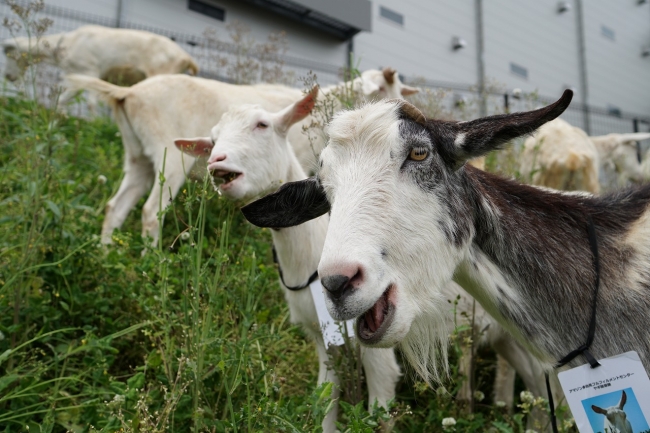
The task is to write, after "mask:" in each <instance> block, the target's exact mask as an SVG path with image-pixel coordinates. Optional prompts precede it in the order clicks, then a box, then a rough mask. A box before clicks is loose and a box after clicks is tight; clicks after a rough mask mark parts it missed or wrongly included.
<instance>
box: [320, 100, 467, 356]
mask: <svg viewBox="0 0 650 433" xmlns="http://www.w3.org/2000/svg"><path fill="white" fill-rule="evenodd" d="M398 110H399V107H398V106H396V105H395V104H392V103H383V104H378V105H375V106H372V107H371V106H366V107H365V108H364V109H361V110H358V111H354V112H347V113H344V114H342V115H340V116H338V117H337V118H336V120H334V121H333V122H332V124H331V127H330V128H329V131H328V132H329V134H330V142H329V145H328V146H327V147H326V148H325V149H324V150H323V152H322V155H321V160H322V168H321V170H320V172H319V178H320V182H321V185H322V186H323V188H324V190H325V192H326V194H327V197H328V201H329V202H330V203H331V217H330V225H329V229H328V234H327V238H326V241H325V247H324V249H323V255H322V257H321V262H320V265H319V268H318V271H319V274H320V275H322V276H329V275H343V276H346V277H347V278H349V279H350V281H349V282H348V284H350V285H351V286H352V287H353V290H348V291H345V292H343V293H342V294H341V295H340V296H338V295H337V293H334V292H330V294H329V296H328V297H327V304H328V309H329V310H330V313H331V314H332V316H333V317H334V318H336V319H339V320H346V319H350V318H355V317H359V316H361V315H363V317H362V319H361V320H360V321H359V324H358V332H357V334H358V336H359V338H361V340H362V341H364V342H365V343H369V344H376V345H381V346H389V345H393V344H394V343H396V342H398V341H399V340H401V339H402V338H403V337H404V336H405V335H406V333H408V331H409V329H410V325H411V322H412V321H413V320H414V319H415V318H416V317H417V316H418V315H419V314H420V313H422V312H423V307H426V305H424V304H423V302H424V303H427V302H431V301H425V300H429V299H430V298H431V297H427V296H422V295H424V294H425V293H426V292H428V293H431V292H433V293H437V292H438V291H439V289H440V288H441V287H442V286H443V285H444V284H446V283H447V282H448V281H450V280H451V277H452V275H453V272H454V269H455V267H456V265H457V264H458V262H459V261H460V259H461V256H462V253H461V249H459V248H456V247H454V246H453V245H451V244H450V243H449V242H448V241H447V239H446V237H445V234H444V231H443V228H444V227H453V225H454V221H453V215H450V214H449V212H448V209H447V208H446V206H445V205H444V204H443V203H442V202H441V197H440V196H438V195H437V194H436V191H435V190H436V185H433V184H431V185H429V184H427V185H423V184H422V181H423V179H424V178H425V177H428V176H433V177H437V176H446V173H442V172H440V170H442V171H444V170H445V168H444V167H442V166H440V165H441V164H442V161H439V160H438V161H432V159H435V158H438V159H439V157H437V155H434V154H433V152H432V148H433V143H432V142H431V140H430V138H429V137H428V134H426V133H425V131H424V128H423V127H419V128H418V127H417V126H414V125H407V124H405V123H404V122H407V121H404V120H401V119H399V113H398ZM352 131H354V134H350V133H351V132H352ZM352 136H354V137H355V138H354V139H353V140H350V139H349V137H352ZM413 149H423V150H424V151H426V152H427V153H429V156H428V157H427V158H425V159H424V160H423V161H415V160H413V159H410V156H409V155H410V153H411V151H412V150H413ZM442 165H444V164H442ZM432 168H433V171H431V169H432ZM430 187H431V188H432V189H430ZM432 220H433V221H438V222H439V227H437V228H432V226H431V224H430V221H432ZM431 251H435V252H436V254H431ZM425 309H427V308H425ZM364 313H365V314H364Z"/></svg>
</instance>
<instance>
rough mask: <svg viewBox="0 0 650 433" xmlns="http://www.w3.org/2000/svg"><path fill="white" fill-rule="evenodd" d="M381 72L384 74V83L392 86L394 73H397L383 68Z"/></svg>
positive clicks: (391, 69)
mask: <svg viewBox="0 0 650 433" xmlns="http://www.w3.org/2000/svg"><path fill="white" fill-rule="evenodd" d="M382 72H383V73H384V79H385V80H386V82H387V83H388V84H393V82H394V81H395V72H397V71H396V70H395V69H393V68H384V70H383V71H382Z"/></svg>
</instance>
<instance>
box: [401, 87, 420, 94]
mask: <svg viewBox="0 0 650 433" xmlns="http://www.w3.org/2000/svg"><path fill="white" fill-rule="evenodd" d="M400 92H401V93H402V96H409V95H415V94H416V93H420V89H418V88H417V87H411V86H407V85H406V84H402V89H401V91H400Z"/></svg>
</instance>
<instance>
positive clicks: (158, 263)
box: [0, 98, 541, 432]
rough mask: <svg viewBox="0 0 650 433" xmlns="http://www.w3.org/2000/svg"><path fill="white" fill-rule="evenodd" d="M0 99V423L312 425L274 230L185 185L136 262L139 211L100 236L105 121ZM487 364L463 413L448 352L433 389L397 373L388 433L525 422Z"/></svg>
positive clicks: (116, 162) (107, 150)
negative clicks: (495, 401) (155, 240)
mask: <svg viewBox="0 0 650 433" xmlns="http://www.w3.org/2000/svg"><path fill="white" fill-rule="evenodd" d="M0 110H2V115H1V116H0V133H1V134H0V136H1V137H2V138H1V139H0V140H1V141H0V209H2V211H1V212H0V332H2V334H1V336H0V431H4V432H19V431H20V432H21V431H26V430H27V429H29V431H31V432H33V431H36V432H63V431H73V432H86V431H101V432H113V431H133V432H135V431H138V432H162V431H183V432H185V431H196V432H203V431H210V432H212V431H214V432H222V431H223V432H225V431H229V432H230V431H232V432H239V431H242V432H254V431H260V432H261V431H286V432H302V431H319V430H320V422H321V420H322V417H323V416H324V414H325V413H326V410H327V407H328V405H329V404H331V402H330V401H329V399H328V396H329V390H330V389H331V388H330V387H331V385H327V384H326V385H324V386H322V387H320V388H317V387H316V376H317V359H316V356H315V350H314V347H313V345H312V343H311V342H309V341H308V340H306V339H305V337H304V335H303V334H302V332H301V331H300V329H298V328H297V327H295V326H293V325H291V324H290V323H289V313H288V310H287V306H286V304H285V303H284V300H283V296H282V292H281V290H280V289H279V287H278V282H277V272H276V268H275V265H274V264H273V262H272V258H271V251H270V243H271V242H270V241H271V238H270V234H269V233H268V232H267V231H265V230H260V229H257V228H254V227H252V226H251V225H250V224H247V223H246V222H245V221H244V220H243V219H242V217H241V215H240V213H239V211H238V210H237V209H235V208H234V207H233V206H232V205H231V204H230V203H228V202H227V201H226V200H222V199H220V197H219V196H218V195H216V194H215V193H214V192H213V191H212V189H211V188H209V187H206V186H207V185H205V184H203V183H202V182H194V181H191V182H188V183H187V184H186V185H185V186H184V188H183V190H182V192H181V194H180V196H179V198H178V199H177V200H176V201H175V202H174V203H173V205H172V206H171V207H170V208H169V209H168V210H167V211H166V221H167V223H166V224H165V226H164V228H163V229H162V237H161V239H162V241H161V247H160V248H158V249H154V250H152V251H149V252H148V253H147V254H145V255H144V256H141V251H142V250H143V249H144V247H145V243H146V240H143V239H141V238H140V236H139V235H136V233H140V223H139V221H138V218H137V215H139V212H138V211H137V210H136V211H135V212H133V213H132V215H131V216H130V217H129V218H128V219H127V222H126V224H125V226H124V227H123V229H122V230H121V231H120V232H116V233H115V235H114V241H115V242H114V245H113V246H110V247H104V246H101V245H100V244H99V238H98V233H99V230H100V227H101V222H102V218H103V208H104V206H105V204H106V202H107V200H108V198H109V197H110V196H111V195H112V194H113V193H114V192H115V191H116V188H117V186H118V185H119V181H120V177H121V175H122V173H121V159H122V146H121V140H120V136H119V133H118V131H117V129H116V127H115V125H114V124H113V123H112V122H111V121H110V120H109V119H106V118H98V119H94V120H84V119H78V118H73V117H64V116H62V115H60V114H58V113H57V112H54V111H52V110H48V109H46V108H43V107H42V106H40V105H38V104H37V103H35V102H33V101H31V100H28V99H19V98H2V99H0ZM104 178H105V179H107V181H105V182H104ZM141 206H142V202H141V203H140V205H139V207H141ZM450 308H452V307H451V306H450ZM459 330H460V331H462V329H459ZM455 341H456V344H455V345H454V347H455V348H456V349H459V345H460V344H461V342H462V341H463V338H462V334H458V336H457V338H456V340H455ZM452 352H454V353H455V354H456V355H457V353H458V350H456V351H452ZM492 357H493V355H492V354H491V353H489V352H487V351H483V352H480V353H479V355H478V359H477V366H478V367H477V368H478V370H477V379H476V380H477V384H478V389H480V390H482V391H483V393H484V394H485V395H486V396H488V397H486V398H485V400H484V401H480V402H477V403H476V410H475V413H473V414H467V413H465V411H464V409H463V407H462V406H461V405H459V404H458V402H456V401H455V400H454V397H453V396H454V394H455V391H456V390H457V389H458V386H459V383H460V382H459V380H461V378H459V377H458V374H457V367H456V365H457V360H456V359H455V358H454V359H452V373H451V379H452V380H450V381H449V382H447V383H445V384H444V386H440V387H433V388H432V387H430V386H429V385H426V384H424V383H421V382H418V381H417V380H416V379H414V378H413V377H412V375H411V374H408V373H407V375H406V376H405V378H404V380H403V381H402V383H401V384H400V387H399V389H398V398H397V401H396V403H395V405H394V407H393V408H392V411H391V414H392V416H393V417H394V418H395V419H396V424H395V429H394V431H409V432H410V431H440V430H441V429H442V420H443V419H444V418H449V417H453V418H455V421H456V424H455V426H451V427H448V428H447V429H446V431H458V432H464V431H467V432H470V431H471V432H473V431H498V432H520V431H521V432H523V431H524V430H525V429H524V425H525V423H524V421H525V419H524V417H525V412H526V410H524V409H522V408H518V413H517V414H515V415H509V414H508V413H507V411H506V410H505V409H503V408H499V407H498V406H495V405H492V404H491V402H490V398H489V395H490V390H491V380H492V375H493V372H492V371H491V367H490V365H491V363H490V361H491V359H492ZM539 404H541V402H540V403H539ZM342 412H343V413H342V415H341V417H340V419H339V421H340V422H341V431H349V432H372V431H375V430H376V427H377V425H378V424H379V422H380V419H381V418H382V417H386V415H385V414H383V413H382V412H381V411H377V412H375V413H373V414H370V413H368V412H367V411H366V409H365V408H364V403H363V402H362V403H359V404H357V405H352V404H348V405H343V406H342Z"/></svg>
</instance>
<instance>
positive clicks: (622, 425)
mask: <svg viewBox="0 0 650 433" xmlns="http://www.w3.org/2000/svg"><path fill="white" fill-rule="evenodd" d="M626 402H627V394H625V391H623V393H622V394H621V400H620V401H619V402H618V404H617V405H616V406H612V407H608V408H607V409H603V408H600V407H598V406H596V405H591V410H593V411H594V412H596V413H599V414H601V415H605V423H604V425H603V431H604V432H607V433H633V430H632V424H631V423H630V420H628V419H627V414H626V413H625V411H623V406H625V403H626Z"/></svg>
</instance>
